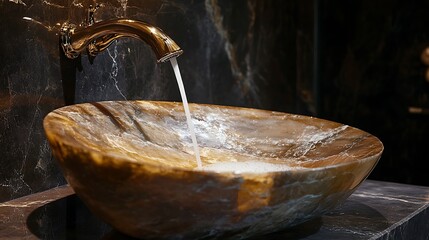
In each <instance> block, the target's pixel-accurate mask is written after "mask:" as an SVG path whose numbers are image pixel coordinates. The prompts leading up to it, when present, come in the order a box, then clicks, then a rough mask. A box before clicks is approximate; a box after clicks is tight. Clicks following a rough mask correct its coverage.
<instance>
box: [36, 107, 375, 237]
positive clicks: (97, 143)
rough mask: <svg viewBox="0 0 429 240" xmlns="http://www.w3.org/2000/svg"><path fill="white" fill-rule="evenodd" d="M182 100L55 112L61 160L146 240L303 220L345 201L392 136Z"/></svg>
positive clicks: (106, 213)
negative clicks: (189, 119) (185, 107)
mask: <svg viewBox="0 0 429 240" xmlns="http://www.w3.org/2000/svg"><path fill="white" fill-rule="evenodd" d="M190 110H191V114H192V118H193V122H194V125H195V128H196V131H195V132H196V137H197V140H198V144H199V149H200V154H201V160H202V165H203V168H202V169H200V168H198V167H197V163H196V159H195V156H194V152H193V147H192V144H191V137H190V134H189V131H188V126H187V124H186V119H185V114H184V110H183V106H182V104H181V103H173V102H150V101H122V102H121V101H118V102H98V103H85V104H77V105H72V106H67V107H63V108H60V109H57V110H54V111H53V112H51V113H49V114H48V115H47V117H46V118H45V120H44V127H45V132H46V136H47V138H48V140H49V143H50V146H51V148H52V152H53V154H54V157H55V158H56V159H57V160H58V162H59V165H60V166H61V168H62V170H63V172H64V176H65V177H66V179H67V181H68V182H69V184H70V185H71V186H72V187H73V189H74V190H75V192H76V194H77V195H78V196H79V197H80V198H81V199H82V200H83V201H84V202H85V204H86V205H87V206H88V207H89V209H91V210H92V212H93V213H95V214H96V215H97V216H99V217H100V218H101V219H103V220H104V221H106V222H107V223H109V224H111V225H112V226H113V227H115V228H116V229H118V230H119V231H121V232H124V233H126V234H128V235H131V236H134V237H142V238H174V239H182V238H183V239H200V238H202V239H206V238H210V237H215V238H222V239H225V238H226V237H231V239H240V238H245V237H250V236H255V235H260V234H263V233H268V232H273V231H277V230H280V229H283V228H286V227H291V226H294V225H296V224H298V223H301V222H303V221H306V220H308V219H311V218H314V217H316V216H320V215H321V214H324V213H326V212H327V211H329V210H331V209H333V208H334V207H335V206H337V205H338V204H339V203H341V202H342V201H344V200H345V199H346V198H347V197H348V196H349V195H350V194H351V193H352V192H353V191H354V189H356V187H357V186H358V185H359V184H360V183H361V182H362V181H363V180H364V179H365V178H366V177H367V176H368V174H369V173H370V172H371V170H372V169H373V168H374V166H375V164H376V163H377V161H378V159H379V158H380V156H381V153H382V151H383V145H382V143H381V142H380V141H379V140H378V139H377V138H376V137H374V136H372V135H371V134H368V133H366V132H364V131H361V130H359V129H356V128H353V127H350V126H346V125H342V124H339V123H334V122H330V121H326V120H321V119H317V118H312V117H306V116H299V115H293V114H286V113H279V112H271V111H264V110H256V109H248V108H237V107H225V106H215V105H201V104H191V105H190Z"/></svg>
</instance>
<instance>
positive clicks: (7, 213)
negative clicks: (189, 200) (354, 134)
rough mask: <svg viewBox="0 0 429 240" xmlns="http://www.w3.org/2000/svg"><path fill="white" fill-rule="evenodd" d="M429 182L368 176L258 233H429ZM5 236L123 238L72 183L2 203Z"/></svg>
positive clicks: (0, 225)
mask: <svg viewBox="0 0 429 240" xmlns="http://www.w3.org/2000/svg"><path fill="white" fill-rule="evenodd" d="M428 218H429V188H428V187H420V186H412V185H404V184H397V183H389V182H379V181H372V180H366V181H364V182H363V184H362V185H361V186H360V187H359V188H358V189H357V190H356V191H355V192H354V193H353V194H352V195H351V196H350V197H349V198H348V199H347V200H346V201H345V203H344V204H343V205H341V206H340V207H338V208H336V209H334V210H333V211H331V212H329V213H328V214H326V215H324V216H322V217H320V218H316V219H314V220H312V221H309V222H306V223H303V224H300V225H298V226H296V227H294V228H292V229H287V230H283V231H280V232H277V233H273V234H269V235H266V236H262V237H258V238H256V239H273V240H275V239H279V240H280V239H292V240H298V239H306V240H319V239H320V240H325V239H356V240H357V239H359V240H360V239H373V240H377V239H428V238H429V225H428V223H427V219H428ZM0 219H1V220H2V221H1V222H0V238H1V239H47V240H51V239H52V240H56V239H76V240H80V239H123V240H131V239H133V238H131V237H127V236H125V235H122V234H120V233H119V232H117V231H115V230H112V228H111V227H110V226H109V225H107V224H105V223H103V222H102V221H100V220H99V219H97V218H96V217H94V216H93V215H92V214H91V213H90V212H89V210H88V209H87V208H86V207H85V206H84V205H83V203H82V202H81V201H80V200H79V199H78V198H77V197H76V196H75V195H73V191H72V189H71V188H70V187H68V186H62V187H58V188H54V189H51V190H48V191H46V192H43V193H38V194H33V195H30V196H27V197H24V198H20V199H16V200H13V201H9V202H5V203H2V204H0Z"/></svg>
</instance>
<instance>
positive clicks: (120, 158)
mask: <svg viewBox="0 0 429 240" xmlns="http://www.w3.org/2000/svg"><path fill="white" fill-rule="evenodd" d="M111 102H146V103H151V104H163V103H169V104H171V103H173V104H177V105H181V106H183V103H182V102H176V101H151V100H118V101H98V102H95V103H111ZM91 103H92V102H87V103H77V104H73V105H68V106H63V107H60V108H57V109H54V110H53V111H51V112H49V113H48V114H47V115H46V116H45V117H44V120H43V126H44V129H45V135H46V137H47V138H49V135H54V136H55V139H56V142H61V143H63V144H65V145H68V146H71V147H73V148H77V149H80V150H82V151H84V152H86V153H87V154H89V155H91V157H93V158H94V157H97V158H98V159H100V157H101V159H102V158H103V157H108V159H109V160H110V161H114V162H117V163H118V165H121V164H127V165H128V164H132V165H137V166H145V167H149V168H153V169H159V170H161V171H163V172H166V171H178V170H180V171H183V172H188V173H203V174H214V175H225V176H233V177H234V176H236V177H239V176H245V175H248V176H256V175H261V176H262V175H266V174H280V173H283V172H289V171H294V172H304V171H308V172H310V171H319V170H322V169H331V168H337V167H341V166H343V165H348V164H352V163H356V162H365V161H368V160H369V159H370V158H374V157H376V156H377V158H378V159H377V160H376V162H375V163H377V162H378V161H379V159H380V157H381V154H382V153H383V151H384V145H383V143H382V142H381V141H380V139H379V138H377V137H376V136H374V135H372V134H370V133H368V132H366V131H364V130H361V129H359V128H356V127H352V126H350V125H347V124H342V123H339V122H334V121H330V120H326V119H322V118H317V117H313V116H306V115H301V114H293V113H286V112H279V111H271V110H265V109H257V108H250V107H236V106H226V105H218V104H206V103H189V105H190V106H192V105H198V106H204V107H218V108H229V109H234V110H252V111H254V110H256V111H259V112H265V113H277V114H283V115H289V116H297V117H301V118H308V119H315V120H320V121H323V122H326V123H334V124H339V125H340V126H347V127H348V128H352V129H354V130H357V131H359V132H361V133H363V134H367V135H368V136H367V137H369V138H374V140H376V141H375V142H376V143H378V144H379V145H380V146H379V148H380V151H378V152H376V153H374V154H372V155H370V156H367V157H363V158H360V159H358V158H357V157H353V160H352V161H347V162H340V163H336V164H330V165H325V166H321V167H301V166H297V167H291V169H290V170H289V169H288V170H283V171H262V172H239V173H236V172H234V171H214V170H210V169H208V170H205V169H199V168H198V167H195V168H192V169H191V168H186V167H176V166H166V165H162V164H157V163H154V162H151V161H131V160H130V159H129V158H127V157H124V156H120V155H114V154H112V153H110V152H97V151H94V150H92V149H90V148H89V147H86V146H85V145H78V144H75V143H73V142H71V141H68V140H67V139H63V138H61V137H59V136H58V135H57V133H56V131H54V130H51V129H49V128H48V127H47V125H48V123H47V121H48V120H49V118H50V115H51V113H55V112H57V111H61V110H64V109H67V108H72V107H76V106H79V105H88V104H91ZM191 114H192V113H191ZM331 156H332V155H331ZM103 160H104V159H103ZM258 162H264V161H259V160H258ZM375 166H376V164H374V165H373V167H372V169H374V167H375ZM372 169H371V171H372ZM161 171H160V172H161Z"/></svg>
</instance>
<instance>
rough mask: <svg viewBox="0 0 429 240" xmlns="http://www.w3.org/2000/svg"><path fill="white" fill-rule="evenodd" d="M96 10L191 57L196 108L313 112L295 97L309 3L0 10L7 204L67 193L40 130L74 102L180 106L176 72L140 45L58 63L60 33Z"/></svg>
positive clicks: (1, 141)
mask: <svg viewBox="0 0 429 240" xmlns="http://www.w3.org/2000/svg"><path fill="white" fill-rule="evenodd" d="M95 2H97V3H99V4H100V5H101V7H100V9H99V10H98V11H97V12H96V14H95V17H96V20H105V19H110V18H115V17H127V18H134V19H139V20H143V21H146V22H149V23H152V24H154V25H156V26H158V27H160V28H161V29H163V30H164V32H166V33H167V34H168V35H170V36H171V37H172V38H173V39H174V40H175V41H176V42H177V43H178V44H179V45H180V46H181V47H182V48H183V49H184V51H185V53H184V54H183V55H182V56H181V57H179V58H178V61H179V66H180V68H181V70H182V75H183V79H184V82H185V86H186V91H187V94H188V100H189V101H190V102H197V103H214V104H222V105H235V106H247V107H255V108H263V109H273V110H279V111H288V112H293V111H296V109H297V106H298V105H299V106H300V107H301V108H302V109H307V108H308V109H311V107H307V105H311V104H310V103H311V102H308V101H307V102H305V101H304V102H302V103H300V101H298V100H297V98H296V89H297V88H302V89H303V92H305V89H304V88H307V87H308V88H310V89H311V84H310V85H308V83H311V81H307V80H306V79H307V78H310V80H311V76H310V75H311V74H310V75H309V74H308V73H306V72H307V70H308V69H312V67H311V64H312V63H313V62H312V58H311V56H312V53H311V52H312V51H311V48H312V35H311V34H312V30H311V29H312V22H311V21H310V22H308V21H307V19H311V14H312V11H311V9H312V8H311V7H310V8H307V7H304V5H310V6H311V5H312V2H311V1H306V3H305V4H304V3H302V2H301V1H280V0H267V1H258V0H238V1H229V0H205V1H204V0H195V1H191V0H180V1H176V0H171V1H170V0H163V1H158V0H139V1H137V0H103V1H101V0H100V1H90V0H68V1H63V0H48V1H46V0H0V29H1V31H0V41H1V44H0V56H1V57H0V65H1V67H0V201H6V200H9V199H13V198H17V197H20V196H23V195H27V194H31V193H34V192H38V191H41V190H44V189H48V188H51V187H53V186H57V185H61V184H64V183H65V181H64V179H63V177H62V174H61V172H60V171H59V170H58V168H57V165H56V163H55V160H54V159H53V158H52V157H51V154H50V149H49V146H48V144H47V141H46V140H45V136H44V133H43V128H42V121H43V118H44V116H45V115H46V114H47V113H49V112H50V111H52V110H53V109H55V108H58V107H61V106H64V105H65V104H66V103H70V102H71V101H72V100H73V101H74V102H76V103H79V102H89V101H102V100H125V99H130V100H131V99H152V100H169V101H180V94H179V91H178V88H177V84H176V82H175V78H174V75H173V71H172V69H171V66H170V65H169V64H168V63H166V64H156V61H155V57H154V55H153V53H152V52H151V50H150V49H149V47H148V46H147V45H145V44H144V43H143V42H140V41H138V40H133V39H121V40H119V41H117V42H116V43H114V44H113V45H111V46H110V47H109V48H108V50H107V51H105V52H103V53H102V54H100V55H98V56H97V57H96V58H95V60H94V62H93V64H91V63H90V62H89V61H88V58H87V56H86V55H84V56H82V57H81V58H80V59H78V60H76V61H65V60H64V59H62V58H60V54H61V53H60V51H59V46H58V36H57V33H58V30H59V26H60V25H61V24H62V23H63V22H65V21H71V22H73V23H81V22H83V21H84V20H85V19H86V9H87V7H88V6H89V5H90V4H94V3H95ZM307 9H310V11H307ZM309 14H310V15H309ZM307 15H309V16H307ZM300 19H301V20H302V21H301V20H300ZM304 20H305V21H304ZM304 27H305V28H306V30H302V31H300V33H299V36H298V35H297V32H298V29H299V28H304ZM308 34H310V35H308ZM297 42H300V43H299V48H298V47H297V46H298V44H297ZM300 52H302V54H300ZM297 56H299V57H300V60H299V62H297V61H296V59H297ZM298 65H299V68H300V69H303V71H300V74H297V71H296V69H297V66H298ZM298 75H299V79H300V80H301V82H302V83H304V84H301V85H299V86H298V85H297V81H296V79H297V76H298ZM74 80H75V81H74ZM73 84H75V87H74V88H75V89H73V87H71V86H73ZM64 86H66V87H64ZM307 92H308V91H307ZM307 95H308V94H307ZM65 96H66V97H65Z"/></svg>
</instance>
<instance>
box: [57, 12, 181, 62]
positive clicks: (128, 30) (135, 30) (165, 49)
mask: <svg viewBox="0 0 429 240" xmlns="http://www.w3.org/2000/svg"><path fill="white" fill-rule="evenodd" d="M121 37H131V38H137V39H141V40H143V41H144V42H146V43H147V44H148V45H149V46H150V47H151V48H152V50H153V51H154V53H155V55H156V57H157V60H158V62H165V61H167V60H169V59H170V58H173V57H177V56H179V55H180V54H182V53H183V51H182V49H181V48H180V47H179V46H178V45H177V44H176V43H175V42H174V41H173V40H172V39H171V38H170V37H169V36H167V35H166V34H165V33H163V32H162V30H161V29H159V28H157V27H154V26H151V25H149V24H147V23H145V22H141V21H137V20H131V19H113V20H107V21H101V22H97V23H94V24H93V25H91V26H86V27H76V26H75V25H73V24H70V23H65V24H64V25H63V26H62V28H61V45H62V47H63V50H64V53H65V55H66V56H67V57H69V58H76V57H77V56H79V54H80V53H81V52H82V51H84V50H85V49H87V50H88V53H89V54H90V55H92V56H95V55H97V54H98V53H99V52H101V51H103V50H105V49H106V48H107V47H108V46H109V45H110V44H111V43H112V42H113V41H114V40H116V39H118V38H121Z"/></svg>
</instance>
